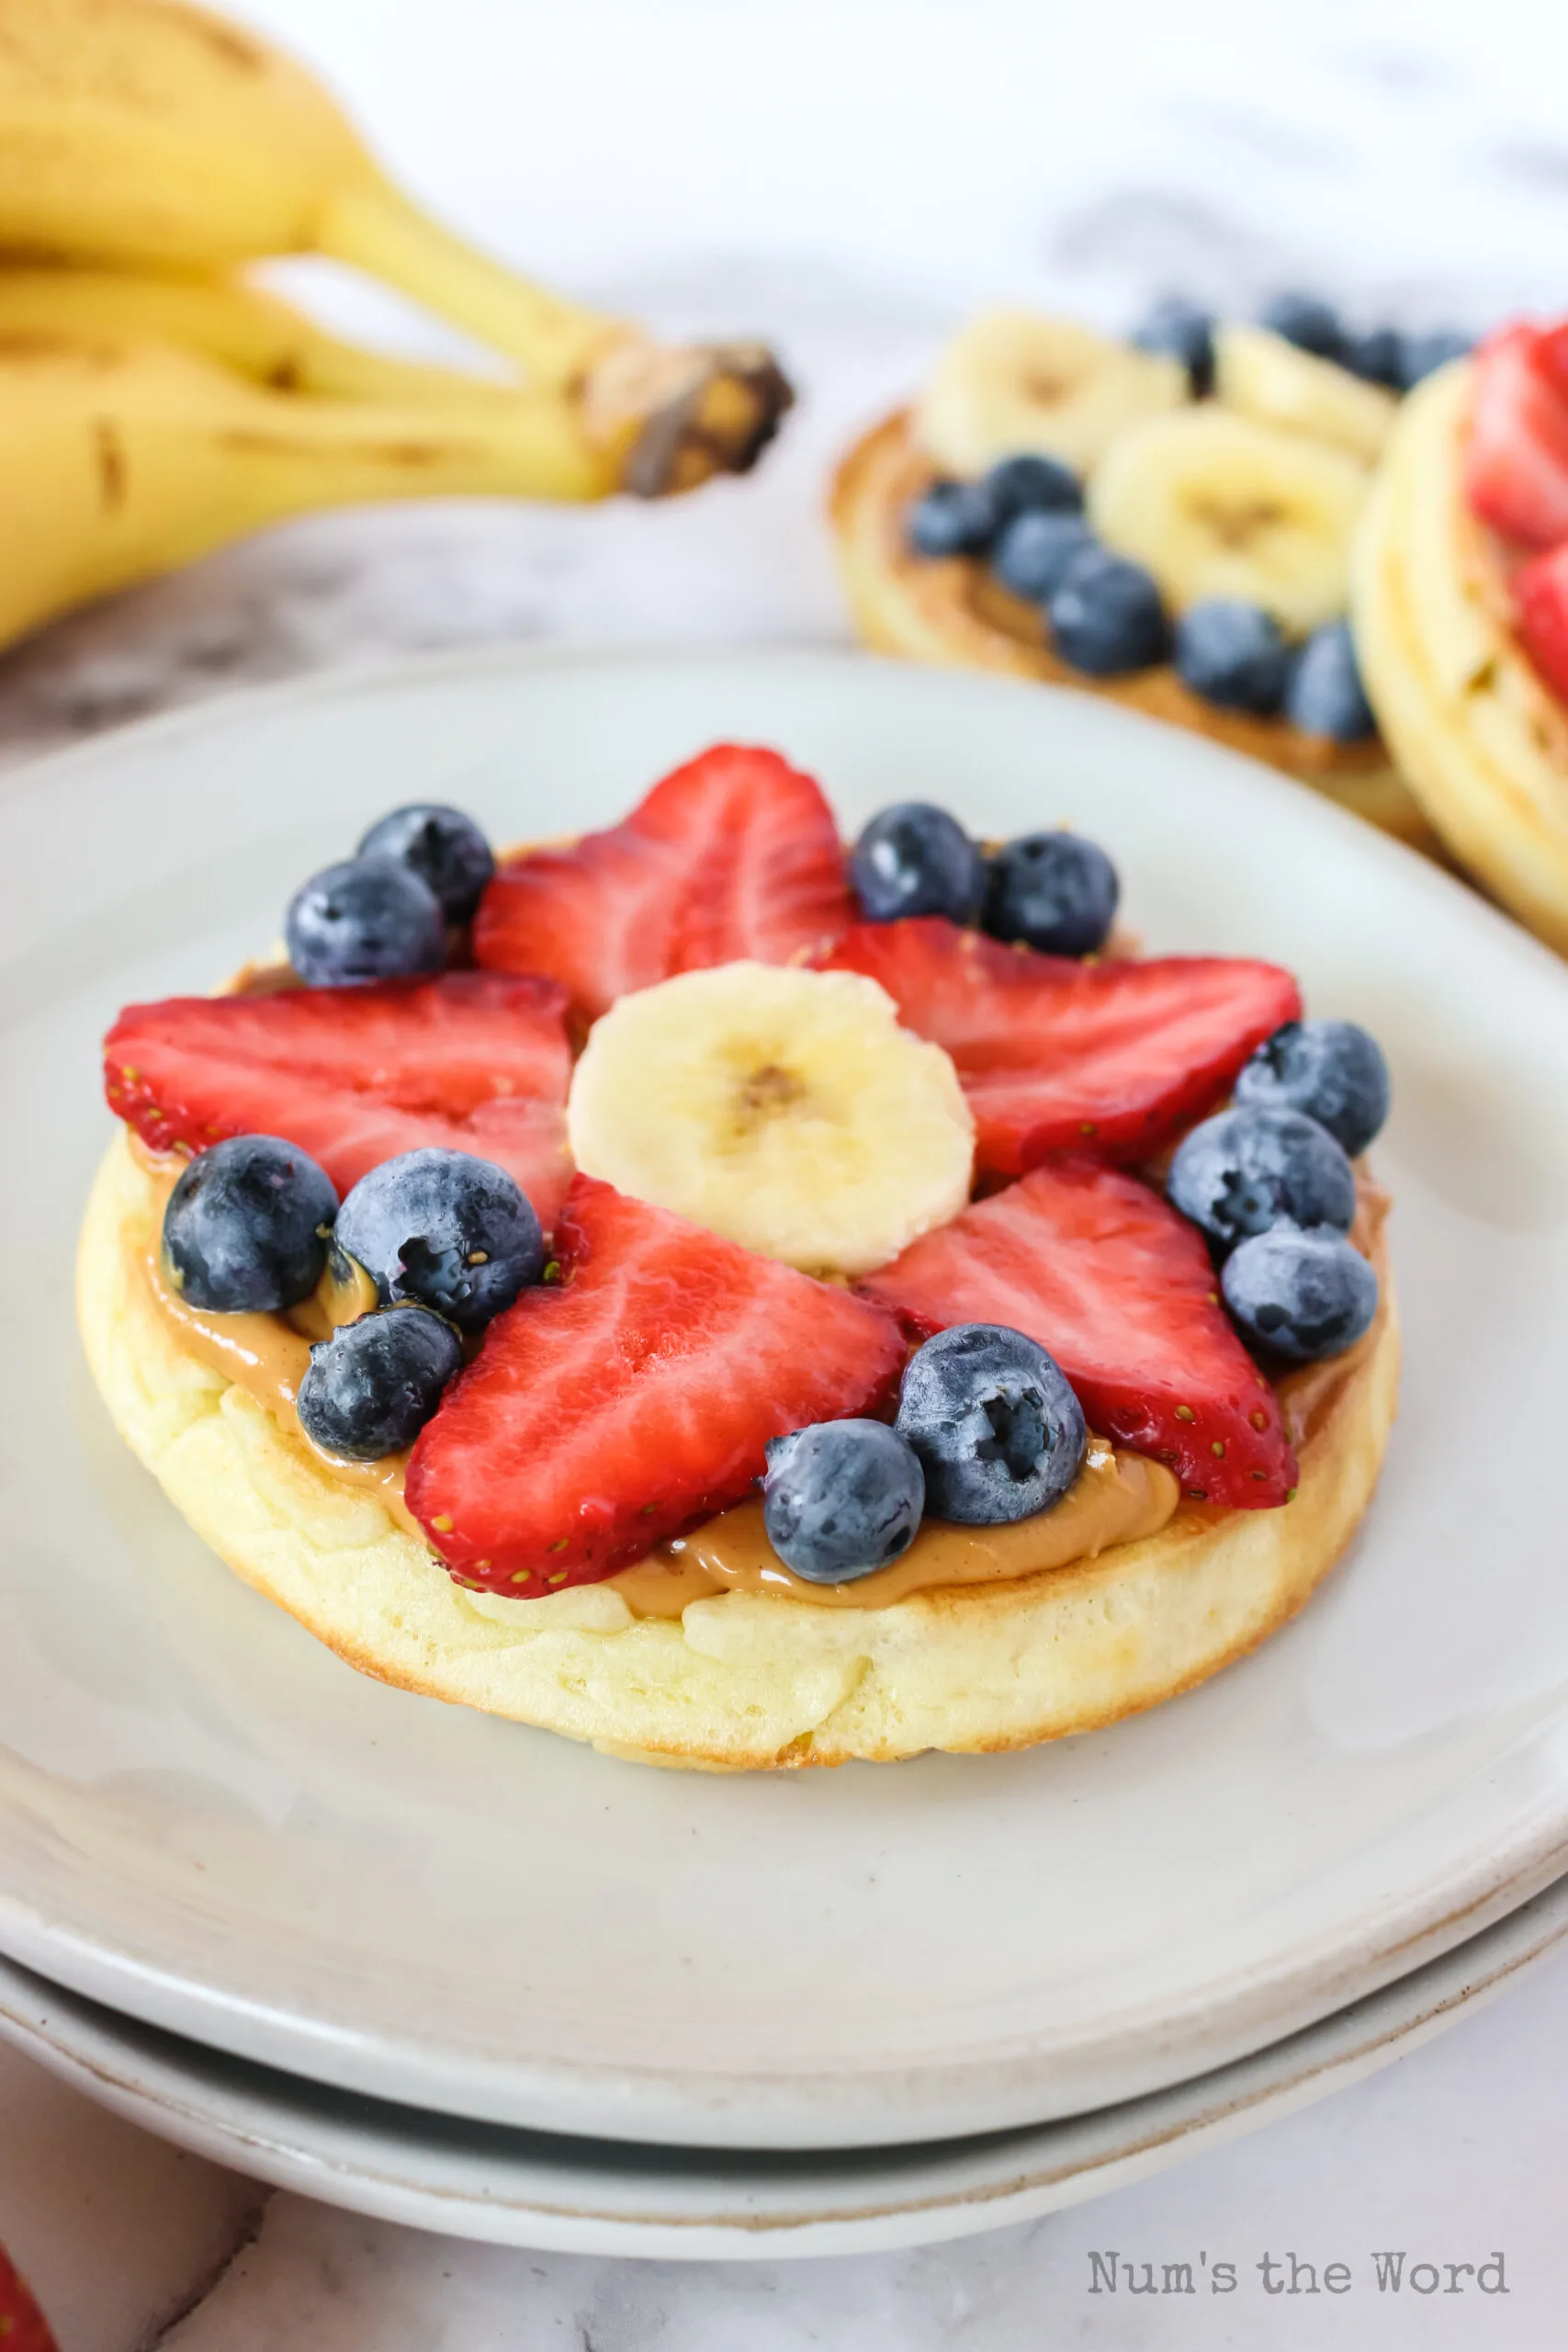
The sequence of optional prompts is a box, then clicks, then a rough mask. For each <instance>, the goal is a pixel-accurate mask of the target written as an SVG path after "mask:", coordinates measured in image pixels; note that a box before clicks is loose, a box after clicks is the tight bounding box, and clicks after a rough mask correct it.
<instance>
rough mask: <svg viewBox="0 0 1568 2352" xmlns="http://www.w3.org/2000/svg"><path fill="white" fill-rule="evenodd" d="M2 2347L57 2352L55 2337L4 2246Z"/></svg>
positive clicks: (0, 2255)
mask: <svg viewBox="0 0 1568 2352" xmlns="http://www.w3.org/2000/svg"><path fill="white" fill-rule="evenodd" d="M0 2344H3V2345H4V2346H5V2347H6V2352H54V2338H53V2336H52V2335H51V2334H50V2332H49V2327H48V2324H47V2322H46V2321H45V2319H44V2315H43V2313H42V2312H40V2311H39V2307H38V2305H37V2303H35V2302H34V2301H33V2299H32V2297H31V2295H30V2294H29V2293H28V2282H27V2280H26V2279H25V2278H22V2277H21V2276H20V2275H19V2274H18V2272H17V2270H16V2269H15V2268H14V2267H13V2266H12V2264H11V2262H10V2259H9V2257H8V2256H7V2255H6V2249H5V2247H4V2246H0Z"/></svg>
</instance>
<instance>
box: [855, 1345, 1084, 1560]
mask: <svg viewBox="0 0 1568 2352" xmlns="http://www.w3.org/2000/svg"><path fill="white" fill-rule="evenodd" d="M895 1427H896V1428H897V1432H898V1435H899V1436H900V1437H901V1438H902V1439H903V1440H904V1441H905V1442H906V1443H907V1444H908V1445H910V1446H912V1447H913V1448H914V1450H915V1452H916V1453H917V1454H918V1455H919V1460H920V1465H921V1467H922V1469H923V1470H924V1471H925V1474H926V1508H927V1509H928V1510H931V1511H932V1512H934V1513H935V1514H936V1515H937V1517H939V1518H941V1519H949V1520H956V1521H958V1522H959V1524H960V1525H962V1526H965V1527H997V1526H1000V1525H1001V1524H1002V1523H1003V1522H1004V1521H1009V1520H1014V1519H1030V1518H1032V1517H1033V1515H1034V1513H1035V1512H1036V1511H1042V1510H1050V1508H1051V1505H1052V1504H1053V1503H1055V1502H1059V1501H1060V1500H1061V1498H1062V1497H1063V1496H1064V1495H1065V1494H1066V1491H1067V1488H1068V1487H1070V1486H1071V1485H1072V1483H1073V1480H1074V1479H1075V1478H1076V1477H1077V1475H1078V1464H1080V1462H1081V1461H1082V1460H1083V1453H1084V1447H1085V1444H1086V1443H1087V1442H1088V1439H1087V1433H1086V1430H1085V1427H1084V1417H1083V1408H1082V1406H1081V1405H1080V1404H1079V1403H1078V1400H1077V1397H1075V1396H1074V1394H1073V1392H1072V1390H1071V1389H1070V1388H1069V1387H1068V1385H1067V1383H1066V1378H1065V1376H1064V1374H1063V1373H1062V1371H1061V1369H1060V1367H1059V1366H1058V1365H1057V1363H1055V1360H1054V1358H1052V1357H1051V1356H1048V1355H1047V1354H1046V1352H1045V1351H1044V1349H1043V1347H1041V1346H1040V1345H1039V1344H1038V1342H1037V1341H1035V1340H1031V1339H1027V1338H1026V1337H1025V1336H1024V1334H1023V1333H1022V1332H1021V1331H1010V1330H1007V1329H1004V1328H1003V1327H1002V1326H1000V1325H999V1324H995V1323H958V1324H955V1325H954V1326H953V1329H951V1330H949V1331H939V1332H938V1334H937V1336H936V1338H935V1339H934V1340H927V1341H926V1343H925V1346H924V1347H923V1348H919V1349H918V1350H917V1351H916V1352H915V1353H914V1355H912V1356H911V1357H910V1359H909V1362H908V1365H907V1366H906V1368H905V1373H904V1385H903V1390H902V1393H901V1395H900V1397H899V1399H898V1419H897V1422H896V1424H895Z"/></svg>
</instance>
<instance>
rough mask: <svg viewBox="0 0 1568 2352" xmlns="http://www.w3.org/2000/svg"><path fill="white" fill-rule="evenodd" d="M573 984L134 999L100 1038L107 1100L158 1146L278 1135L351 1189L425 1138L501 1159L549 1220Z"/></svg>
mask: <svg viewBox="0 0 1568 2352" xmlns="http://www.w3.org/2000/svg"><path fill="white" fill-rule="evenodd" d="M565 1013H566V998H565V995H564V993H563V991H562V990H561V989H558V988H557V987H556V985H555V984H554V982H553V981H550V980H541V979H520V978H511V977H508V976H507V975H505V974H502V973H498V972H447V973H446V974H444V975H443V976H442V977H441V978H439V979H432V980H412V981H407V980H389V981H384V982H380V983H378V984H376V985H375V986H372V987H368V988H344V989H283V990H281V991H279V992H278V993H277V994H276V995H272V996H210V997H209V996H196V997H169V998H166V999H165V1000H164V1001H163V1002H162V1003H160V1004H132V1005H128V1006H127V1007H126V1009H125V1011H124V1012H122V1013H121V1014H120V1016H119V1019H118V1021H117V1022H116V1023H115V1025H114V1027H113V1028H112V1029H111V1030H110V1031H109V1034H108V1035H107V1037H106V1038H105V1040H104V1091H105V1094H106V1095H107V1098H108V1105H109V1108H110V1110H111V1111H114V1112H115V1113H117V1114H118V1116H119V1117H120V1118H122V1119H124V1120H126V1121H128V1122H129V1124H130V1125H131V1126H132V1127H134V1128H135V1130H136V1132H137V1134H138V1135H139V1136H141V1139H142V1141H143V1142H144V1143H146V1144H148V1145H150V1146H151V1147H152V1149H153V1150H155V1151H168V1150H171V1149H173V1148H175V1147H176V1146H184V1147H185V1148H186V1149H187V1150H191V1151H202V1150H205V1149H206V1148H207V1147H208V1145H209V1144H213V1143H217V1142H218V1141H220V1138H221V1137H223V1136H234V1135H271V1136H282V1137H283V1138H284V1140H285V1141H286V1142H288V1143H292V1144H297V1145H298V1146H299V1149H300V1150H301V1151H308V1152H309V1153H310V1157H311V1158H312V1159H316V1160H319V1161H320V1162H321V1166H322V1167H323V1168H324V1169H325V1170H326V1171H327V1174H328V1175H329V1176H330V1177H331V1178H332V1181H333V1184H334V1185H335V1186H336V1187H337V1191H338V1193H339V1196H340V1197H341V1196H342V1195H343V1194H344V1193H346V1192H347V1191H348V1190H349V1188H350V1187H351V1186H352V1185H354V1184H356V1183H357V1182H358V1181H359V1179H360V1178H361V1176H363V1175H365V1174H366V1172H367V1170H369V1169H372V1168H374V1167H377V1166H378V1164H379V1163H380V1161H382V1160H383V1159H392V1158H394V1157H395V1155H396V1154H397V1153H399V1152H403V1151H413V1150H415V1149H417V1148H419V1147H420V1146H422V1145H424V1144H445V1145H446V1146H447V1147H448V1148H450V1149H452V1150H454V1151H468V1152H473V1153H475V1154H476V1155H477V1156H478V1157H479V1159H492V1160H494V1161H496V1162H497V1164H498V1165H499V1166H501V1167H502V1168H504V1169H506V1170H508V1171H509V1173H510V1174H511V1175H513V1177H515V1179H516V1181H517V1182H518V1183H519V1184H520V1185H521V1186H522V1187H523V1190H524V1191H525V1193H526V1194H527V1195H528V1198H529V1200H530V1201H531V1202H532V1203H533V1205H534V1208H535V1210H536V1213H537V1215H538V1216H539V1220H540V1222H541V1224H543V1225H545V1226H546V1227H548V1226H550V1225H551V1224H553V1222H554V1220H555V1216H556V1213H557V1211H558V1209H559V1206H560V1204H561V1201H562V1199H563V1198H564V1196H565V1193H566V1188H567V1184H568V1182H569V1180H570V1173H571V1170H570V1163H569V1161H568V1159H567V1151H566V1119H565V1110H564V1105H565V1103H566V1091H567V1086H568V1083H569V1081H570V1076H571V1055H570V1046H569V1044H568V1040H567V1034H566V1019H565Z"/></svg>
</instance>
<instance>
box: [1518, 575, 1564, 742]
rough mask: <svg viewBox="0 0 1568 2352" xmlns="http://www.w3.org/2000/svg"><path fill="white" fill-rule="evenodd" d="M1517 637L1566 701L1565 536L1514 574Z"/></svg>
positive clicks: (1544, 675) (1558, 695)
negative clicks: (1556, 544)
mask: <svg viewBox="0 0 1568 2352" xmlns="http://www.w3.org/2000/svg"><path fill="white" fill-rule="evenodd" d="M1514 609H1515V611H1516V613H1517V616H1518V624H1519V641H1520V643H1521V644H1522V645H1523V647H1524V649H1525V651H1526V652H1527V653H1528V654H1529V658H1530V660H1531V661H1532V662H1534V663H1535V666H1536V668H1537V669H1538V670H1539V671H1540V674H1541V676H1542V677H1543V678H1544V679H1545V681H1546V684H1548V685H1549V686H1550V687H1551V691H1552V693H1553V694H1554V695H1556V696H1557V698H1558V700H1559V702H1562V703H1568V540H1565V541H1564V542H1563V544H1562V547H1560V548H1552V549H1551V553H1550V554H1548V555H1538V556H1532V557H1531V559H1530V560H1529V563H1527V564H1526V565H1524V567H1523V568H1522V570H1520V571H1517V572H1516V573H1515V574H1514Z"/></svg>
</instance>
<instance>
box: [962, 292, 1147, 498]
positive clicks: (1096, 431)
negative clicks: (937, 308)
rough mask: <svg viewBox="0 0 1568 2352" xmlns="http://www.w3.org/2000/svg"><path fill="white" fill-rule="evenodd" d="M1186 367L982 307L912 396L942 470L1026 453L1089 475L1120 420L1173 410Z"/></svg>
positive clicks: (968, 474)
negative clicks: (920, 396)
mask: <svg viewBox="0 0 1568 2352" xmlns="http://www.w3.org/2000/svg"><path fill="white" fill-rule="evenodd" d="M1188 397H1189V385H1188V378H1187V370H1186V368H1183V367H1182V366H1181V365H1180V363H1179V361H1177V360H1175V359H1170V358H1167V357H1165V356H1160V355H1156V354H1155V353H1152V352H1147V351H1138V350H1135V349H1134V347H1133V345H1131V344H1125V343H1111V342H1109V341H1108V340H1107V339H1106V337H1105V336H1104V335H1100V334H1092V333H1091V332H1090V330H1089V328H1088V327H1081V326H1078V325H1077V324H1075V323H1074V322H1072V321H1071V320H1068V319H1047V318H1042V317H1041V316H1040V315H1039V314H1038V313H1037V312H1035V311H987V312H986V313H985V314H984V315H983V316H982V317H980V318H977V319H975V320H973V321H972V322H970V324H969V325H968V326H966V327H965V328H964V330H963V332H962V333H961V334H956V335H954V337H953V341H952V342H951V343H950V344H949V345H947V348H946V349H945V350H944V351H943V353H942V356H941V358H940V359H939V360H938V361H937V364H936V368H935V370H934V372H933V374H932V376H931V382H930V384H929V385H928V386H927V389H926V392H925V396H924V398H923V399H922V401H921V402H920V407H919V426H918V430H919V439H920V443H921V446H922V447H923V448H924V449H925V450H926V452H927V454H928V455H929V456H930V457H931V459H932V460H933V461H934V463H935V464H936V465H937V466H939V467H940V468H941V469H942V472H943V473H945V474H956V475H958V476H959V477H961V478H962V479H964V480H966V481H967V480H969V479H972V478H973V477H974V476H975V475H976V474H983V473H985V472H986V470H987V468H988V467H991V466H994V465H995V464H996V463H997V461H998V458H1012V457H1017V456H1019V455H1020V454H1021V453H1022V452H1023V451H1025V450H1029V451H1031V452H1034V453H1037V454H1039V455H1041V456H1043V457H1048V458H1061V460H1062V462H1063V464H1064V465H1068V466H1071V467H1072V468H1073V469H1074V470H1075V471H1076V472H1077V473H1080V474H1082V473H1088V472H1089V469H1090V468H1091V467H1093V466H1094V465H1096V464H1098V462H1099V460H1100V456H1101V455H1102V453H1103V452H1104V450H1105V449H1106V448H1107V447H1108V446H1109V445H1110V443H1111V441H1112V440H1113V439H1114V438H1115V436H1116V435H1117V434H1119V433H1120V432H1121V431H1122V429H1123V427H1124V426H1126V425H1129V424H1134V423H1135V422H1136V421H1137V419H1138V418H1140V417H1145V416H1156V415H1158V414H1160V413H1162V412H1163V411H1165V410H1167V409H1173V408H1179V407H1180V406H1181V405H1182V404H1183V403H1184V402H1185V401H1186V400H1187V399H1188Z"/></svg>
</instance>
